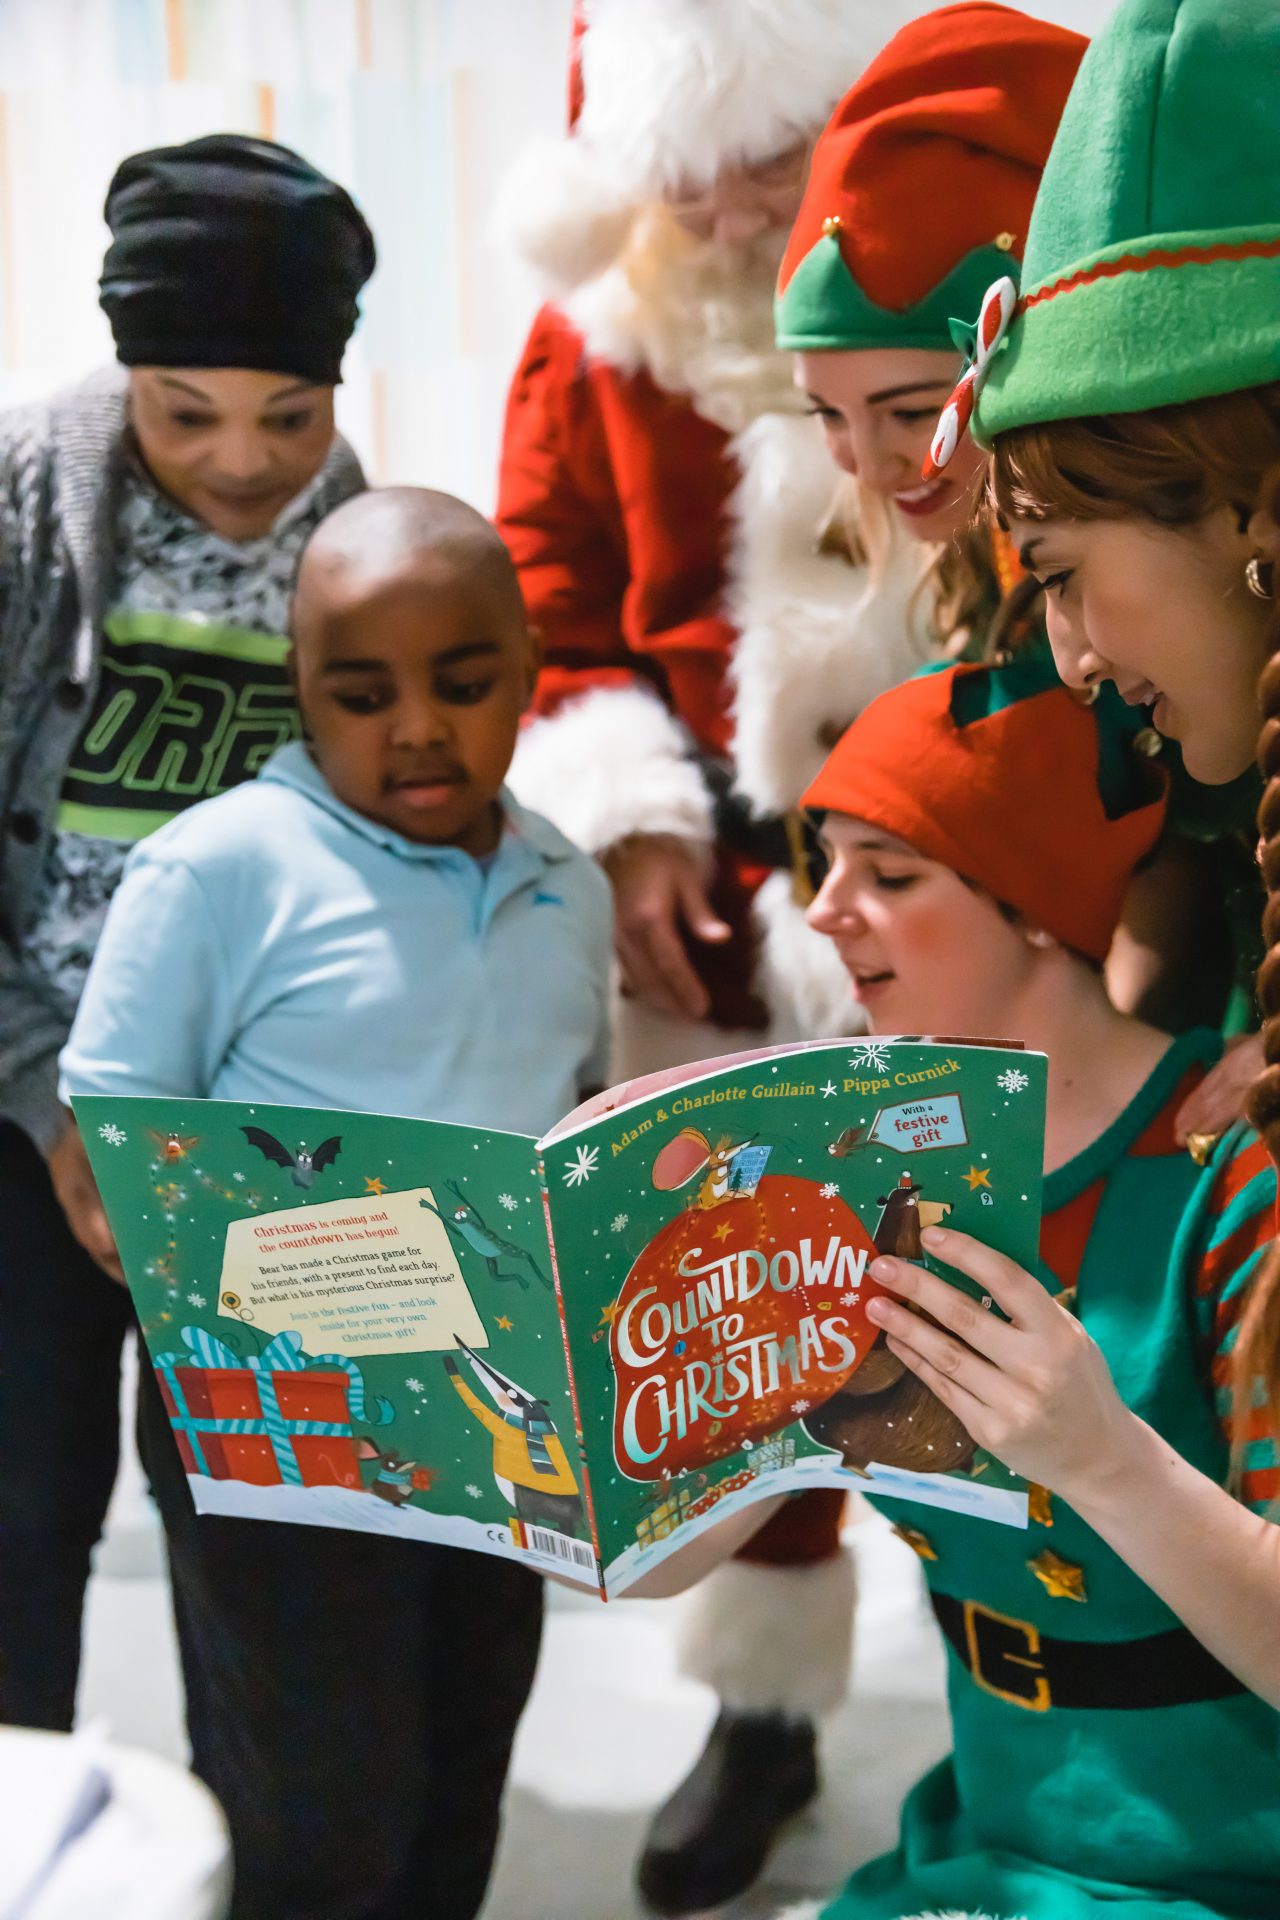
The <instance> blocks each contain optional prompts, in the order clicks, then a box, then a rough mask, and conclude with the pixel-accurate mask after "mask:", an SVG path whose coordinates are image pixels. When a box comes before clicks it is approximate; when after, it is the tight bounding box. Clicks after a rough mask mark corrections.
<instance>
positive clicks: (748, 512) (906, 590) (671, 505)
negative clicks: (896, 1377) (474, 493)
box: [497, 0, 937, 1914]
mask: <svg viewBox="0 0 1280 1920" xmlns="http://www.w3.org/2000/svg"><path fill="white" fill-rule="evenodd" d="M912 12H914V9H913V8H912V7H910V6H908V5H895V4H889V3H888V0H884V3H882V4H881V5H878V6H877V7H875V8H870V7H868V6H867V5H866V4H865V0H788V4H787V5H786V6H785V7H782V6H779V5H777V4H776V0H645V3H644V5H638V4H636V0H584V4H582V5H581V6H580V7H579V10H578V15H577V17H576V19H575V36H574V60H573V69H572V72H573V78H572V85H571V114H570V130H569V133H568V135H567V136H566V137H565V138H563V139H562V140H560V141H558V142H555V143H553V144H551V145H548V146H547V147H545V148H543V149H541V150H538V151H536V152H534V153H532V154H530V155H529V156H527V158H526V160H525V161H524V162H523V163H522V165H521V167H520V169H519V170H518V172H517V175H516V177H515V179H514V180H513V181H512V183H511V185H510V187H509V190H508V194H507V204H506V208H505V214H504V224H505V227H506V231H507V233H508V235H509V236H510V239H511V242H512V244H514V246H515V247H516V248H517V249H518V251H519V252H520V253H521V254H522V255H523V256H524V258H525V259H526V260H527V261H528V262H529V263H530V264H531V265H532V266H533V268H534V269H535V270H536V272H537V273H538V274H539V275H540V276H541V279H542V283H543V285H544V288H545V290H546V292H547V295H548V301H549V303H548V304H547V305H545V306H544V307H543V308H542V310H541V311H540V313H539V314H538V316H537V318H536V320H535V322H534V325H533V329H532V331H531V333H530V336H529V339H528V342H527V344H526V347H525V350H524V353H523V356H522V358H521V362H520V365H519V368H518V370H517V373H516V376H515V380H514V382H513V385H512V390H511V396H510V401H509V406H508V413H507V420H506V429H505V437H504V444H503V451H502V466H501V478H500V486H499V500H498V516H497V517H498V523H499V526H500V527H501V530H502V533H503V535H504V536H505V538H506V540H507V542H508V544H509V546H510V548H511V551H512V553H513V555H514V557H515V560H516V564H517V567H518V568H519V571H520V577H521V582H522V585H523V588H524V592H525V596H526V599H527V601H528V605H529V609H530V614H531V617H532V619H533V620H534V622H535V623H536V624H537V626H538V627H540V628H541V630H542V634H543V638H544V641H545V644H546V658H547V665H546V667H545V670H544V672H543V674H542V677H541V681H540V684H539V689H538V696H537V702H536V707H537V712H538V714H539V715H540V716H541V717H539V718H537V719H536V720H535V721H534V723H533V724H532V725H531V726H530V727H529V728H528V730H527V731H526V733H525V735H524V738H523V740H522V744H521V748H520V751H519V753H518V755H517V760H516V765H515V768H514V770H513V776H512V778H513V785H514V786H515V788H516V791H517V792H518V793H519V794H520V797H521V798H522V799H523V800H525V801H526V802H527V803H529V804H530V805H532V806H534V807H536V808H538V809H539V810H540V811H541V812H544V813H546V814H548V815H550V817H551V818H552V819H554V820H555V821H556V822H557V824H558V825H559V826H560V827H561V828H562V829H563V830H564V831H565V832H566V833H568V834H569V835H570V836H571V837H572V838H573V839H575V840H576V841H577V842H578V843H579V844H580V845H582V846H584V847H587V848H589V849H590V850H591V851H592V852H594V853H596V854H597V855H598V856H599V858H600V859H601V861H602V863H603V864H604V866H605V868H606V871H607V872H608V874H609V876H610V879H611V880H612V882H613V888H614V896H615V909H616V919H617V959H618V984H619V989H620V991H619V995H618V1000H617V1007H616V1018H615V1057H614V1074H615V1077H616V1078H619V1079H621V1078H624V1077H628V1076H630V1075H632V1074H637V1073H643V1072H646V1071H650V1070H653V1069H655V1068H658V1067H661V1066H668V1065H673V1064H678V1063H680V1062H684V1061H689V1060H696V1059H700V1058H704V1057H706V1056H708V1055H712V1054H718V1053H724V1052H727V1051H730V1050H732V1049H735V1048H738V1047H742V1046H751V1045H763V1044H767V1043H769V1042H771V1041H779V1040H793V1039H803V1038H818V1037H822V1036H829V1035H833V1034H835V1035H838V1034H840V1033H842V1032H853V1031H856V1030H857V1029H858V1027H859V1026H860V1016H859V1013H858V1009H857V1008H856V1006H855V1005H854V1004H853V1002H852V1000H851V996H850V989H849V982H848V978H847V976H846V975H845V973H844V970H843V968H842V967H841V966H840V964H839V961H838V959H837V957H836V956H835V954H834V952H833V950H832V948H831V946H830V943H829V942H827V941H824V940H822V939H821V938H820V937H819V936H817V935H815V934H814V933H813V932H812V931H811V930H810V929H809V928H808V927H807V926H806V924H805V921H804V908H805V906H806V905H807V904H808V901H809V899H810V898H811V897H812V893H813V888H814V879H815V862H816V858H817V856H816V850H815V848H814V846H813V844H812V842H811V839H810V836H809V833H808V829H807V826H806V823H805V821H804V819H803V817H802V816H801V814H800V813H799V811H798V804H797V803H798V800H799V796H800V795H801V793H802V792H803V791H804V790H805V788H806V787H807V785H808V784H809V783H810V781H811V780H812V779H813V778H814V776H815V775H816V773H817V771H818V769H819V767H820V766H821V764H822V762H823V760H824V759H825V757H826V754H827V752H828V751H829V749H830V747H831V745H832V744H833V743H834V741H835V740H836V739H837V738H838V737H839V735H840V734H841V733H842V732H843V730H844V728H845V727H846V726H847V725H848V723H849V722H850V720H852V719H853V717H854V716H855V714H857V713H858V712H859V711H860V710H861V708H862V707H863V706H864V705H865V704H866V703H867V702H868V701H869V700H870V699H872V698H873V697H874V696H875V695H876V694H877V693H879V692H880V691H882V690H883V689H884V688H885V687H886V686H889V685H892V684H894V683H896V682H897V681H899V680H901V679H903V678H904V677H905V676H906V675H908V674H909V673H911V672H912V671H913V670H914V669H915V668H916V667H917V666H919V665H920V664H922V662H924V661H925V660H926V659H928V658H930V657H932V656H933V655H934V654H935V653H936V651H937V648H936V643H935V641H934V639H933V637H932V634H931V630H930V627H929V623H928V616H927V612H926V611H925V610H924V608H923V606H922V605H920V604H919V602H920V596H918V595H917V594H916V593H915V588H916V587H917V585H918V584H919V581H920V578H921V574H922V571H923V562H922V558H921V554H920V551H919V548H918V547H915V546H913V544H912V543H911V542H909V541H908V540H906V539H905V538H903V537H901V536H900V535H897V536H893V535H890V534H887V533H886V532H885V531H884V529H883V528H881V529H879V538H877V539H876V540H875V541H874V542H871V543H868V541H867V540H866V538H865V537H864V535H863V534H862V533H861V532H860V531H859V529H858V527H857V525H856V524H855V519H854V516H853V514H852V512H851V511H850V510H849V507H848V503H847V502H845V501H842V500H841V499H839V498H837V496H836V494H835V493H834V491H833V470H832V467H831V463H830V460H829V457H828V455H827V452H826V450H825V448H824V446H823V443H822V438H821V434H820V432H819V431H818V428H817V426H816V424H815V422H813V421H812V420H810V419H807V418H806V417H805V403H804V401H803V399H802V397H801V395H800V394H799V393H798V391H797V390H796V388H795V386H794V383H793V379H792V368H791V364H790V360H789V357H788V356H787V355H785V354H781V353H779V352H778V351H777V350H776V349H775V347H774V345H773V290H774V282H775V279H776V276H777V271H778V266H779V262H780V260H781V257H782V252H783V248H784V245H785V242H786V238H787V233H788V230H789V228H790V225H791V222H792V220H793V218H794V215H795V212H796V209H797V207H798V204H799V200H800V195H801V192H802V189H803V185H804V180H805V174H806V168H807V164H808V158H809V153H810V150H811V148H812V145H813V142H814V140H815V139H816V137H817V135H818V133H819V132H820V130H821V127H822V125H823V122H824V121H825V119H826V117H827V115H828V113H829V112H830V110H831V108H832V107H833V106H834V104H835V102H836V101H837V99H838V98H839V96H840V95H841V94H842V93H843V92H844V91H845V89H846V88H847V87H848V86H849V85H850V83H851V82H852V81H853V80H854V79H855V78H856V77H857V75H858V74H859V72H860V71H861V69H862V67H863V66H864V65H865V64H866V62H867V60H868V59H869V58H870V57H871V56H872V55H873V54H874V53H875V52H876V51H877V50H878V48H879V46H880V44H881V43H882V41H883V39H884V38H885V37H886V35H887V34H888V33H889V32H890V31H892V29H893V28H894V27H895V26H896V25H897V24H898V22H899V20H900V19H902V18H905V17H907V16H908V15H909V14H911V13H912ZM868 544H871V545H874V548H875V553H874V559H872V558H871V557H869V554H868ZM840 1507H841V1500H840V1496H839V1495H833V1494H830V1493H816V1494H806V1495H803V1496H800V1497H799V1498H796V1499H793V1500H792V1501H790V1502H789V1503H788V1504H787V1506H786V1507H785V1508H783V1510H782V1511H781V1512H780V1513H779V1514H778V1515H777V1516H776V1518H775V1519H774V1520H773V1521H771V1522H770V1523H769V1524H768V1525H767V1526H766V1527H765V1528H764V1529H763V1530H762V1531H761V1532H760V1533H759V1534H758V1535H757V1536H756V1538H755V1539H754V1540H753V1541H752V1542H751V1543H750V1545H749V1547H748V1548H747V1549H746V1550H745V1551H744V1553H743V1554H742V1555H741V1556H739V1558H738V1559H736V1560H735V1561H733V1562H731V1563H730V1564H729V1565H728V1566H726V1567H724V1568H722V1569H721V1570H720V1571H719V1572H717V1573H716V1574H715V1575H714V1576H713V1577H712V1578H711V1579H710V1580H709V1581H707V1582H706V1583H704V1586H703V1587H702V1589H700V1591H699V1595H698V1600H697V1605H696V1608H695V1611H694V1613H693V1615H692V1618H691V1624H690V1630H689V1633H688V1635H687V1637H686V1643H685V1646H684V1649H683V1653H684V1661H685V1665H686V1669H687V1670H688V1671H689V1672H691V1673H692V1674H694V1675H695V1676H696V1677H698V1678H701V1679H703V1680H705V1681H707V1682H708V1683H709V1684H710V1685H711V1686H712V1687H713V1688H715V1689H716V1691H717V1692H718V1695H719V1698H720V1701H721V1711H720V1714H719V1716H718V1718H717V1720H716V1723H715V1726H714V1728H713V1731H712V1735H711V1738H710V1741H709V1743H708V1746H707V1748H706V1750H705V1752H704V1753H703V1755H702V1756H701V1758H700V1759H699V1761H698V1763H697V1765H696V1766H695V1768H694V1769H693V1771H692V1773H691V1774H690V1775H689V1777H688V1778H687V1779H686V1780H685V1781H684V1782H682V1783H681V1785H680V1786H679V1787H678V1788H677V1789H676V1791H675V1793H674V1794H673V1795H672V1796H671V1798H670V1799H669V1800H668V1801H667V1802H666V1804H665V1805H664V1806H663V1807H662V1808H661V1809H660V1811H659V1813H658V1815H657V1816H656V1818H655V1821H654V1824H653V1827H652V1829H651V1831H650V1834H649V1838H648V1843H647V1845H646V1848H645V1851H644V1853H643V1855H642V1858H641V1862H640V1868H639V1881H640V1886H641V1890H642V1892H643V1893H644V1895H645V1896H646V1898H647V1899H648V1901H649V1903H650V1904H651V1905H652V1906H653V1907H655V1908H657V1909H658V1910H659V1911H661V1912H664V1913H671V1914H676V1913H685V1912H693V1911H697V1910H699V1909H701V1908H705V1907H708V1906H713V1905H718V1904H720V1903H722V1902H723V1901H725V1900H727V1899H729V1898H731V1897H732V1896H733V1895H734V1894H735V1893H737V1892H739V1891H741V1890H742V1888H743V1887H745V1886H746V1885H748V1884H749V1883H750V1882H751V1880H753V1879H754V1878H755V1876H756V1874H757V1873H758V1872H759V1870H760V1868H761V1866H762V1864H763V1862H764V1859H765V1856H766V1854H767V1851H768V1848H769V1845H770V1844H771V1842H772V1839H773V1837H774V1835H775V1833H776V1831H777V1829H778V1826H779V1825H780V1823H781V1822H782V1821H783V1820H785V1819H786V1818H787V1817H788V1816H789V1815H791V1814H792V1813H794V1812H795V1811H797V1810H798V1809H799V1807H801V1806H802V1805H804V1804H805V1802H806V1801H807V1800H808V1799H810V1798H811V1797H812V1795H813V1794H814V1793H815V1792H816V1790H817V1767H816V1749H815V1733H814V1724H815V1721H816V1719H817V1717H818V1716H819V1715H821V1714H822V1713H823V1712H824V1711H825V1710H827V1709H829V1708H831V1707H832V1706H834V1705H836V1704H837V1703H838V1702H839V1700H840V1699H841V1697H842V1695H843V1693H844V1690H845V1686H846V1682H847V1675H848V1664H849V1655H850V1646H851V1619H852V1607H853V1580H852V1571H851V1566H850V1563H849V1560H848V1557H847V1554H846V1553H844V1552H842V1550H841V1548H840V1544H839V1517H840Z"/></svg>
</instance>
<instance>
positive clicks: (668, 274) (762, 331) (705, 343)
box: [568, 205, 800, 434]
mask: <svg viewBox="0 0 1280 1920" xmlns="http://www.w3.org/2000/svg"><path fill="white" fill-rule="evenodd" d="M785 246H786V234H785V233H783V232H780V231H775V232H770V233H768V234H764V235H761V236H760V237H759V238H758V239H755V240H752V241H749V242H747V243H745V244H743V245H741V246H734V247H729V246H726V245H724V244H722V243H719V242H714V241H699V240H696V239H694V238H693V237H692V236H691V235H690V234H688V233H686V232H685V230H684V229H683V228H682V227H681V226H680V225H679V223H678V222H677V221H676V220H675V219H674V217H673V216H672V215H671V214H670V213H669V212H668V210H667V209H666V208H665V207H663V206H661V205H658V206H653V207H649V208H645V209H644V210H642V211H641V212H640V213H639V214H638V215H637V217H636V221H635V224H634V226H633V228H632V231H631V235H630V238H629V240H628V244H627V246H626V247H625V249H624V250H623V253H622V255H621V257H620V259H619V260H618V262H617V263H616V265H615V266H614V267H613V268H611V269H610V271H609V272H607V273H605V274H602V275H601V277H600V278H599V279H598V280H595V281H593V282H591V283H590V284H589V285H587V286H585V287H582V288H580V289H579V290H578V291H577V293H576V294H574V296H573V297H572V299H571V300H570V301H569V303H568V309H569V312H570V314H571V317H572V318H573V320H574V321H575V323H576V324H577V325H578V326H579V327H580V328H581V330H582V332H583V334H584V335H585V337H586V340H587V344H588V346H589V348H590V349H591V351H592V352H594V353H597V354H599V355H600V356H601V357H602V358H604V359H607V360H609V361H610V362H611V363H612V364H614V365H618V366H621V367H623V368H624V369H625V368H629V367H637V366H643V367H644V368H645V369H646V370H647V371H648V372H649V373H650V374H651V376H652V377H653V379H654V380H655V381H656V382H657V384H658V385H659V386H660V387H661V388H663V389H664V391H665V392H667V393H679V394H687V395H688V396H689V398H690V400H692V402H693V405H694V407H695V408H696V409H697V411H698V412H699V413H700V414H701V415H702V416H703V418H704V419H707V420H711V421H713V422H714V423H715V425H716V426H718V427H722V428H723V429H724V430H725V432H726V433H731V434H732V433H740V432H741V431H742V429H743V428H744V427H745V426H747V425H749V424H750V422H751V421H752V420H755V419H758V418H759V416H760V415H761V414H762V413H777V412H791V413H794V412H796V411H797V410H798V408H799V406H800V400H799V397H798V395H797V393H796V390H795V387H794V385H793V383H792V377H791V358H790V355H789V354H785V353H780V352H779V351H778V349H777V348H776V347H775V346H774V344H773V291H774V286H775V284H776V281H777V276H778V267H779V265H780V263H781V259H782V254H783V250H784V248H785Z"/></svg>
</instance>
